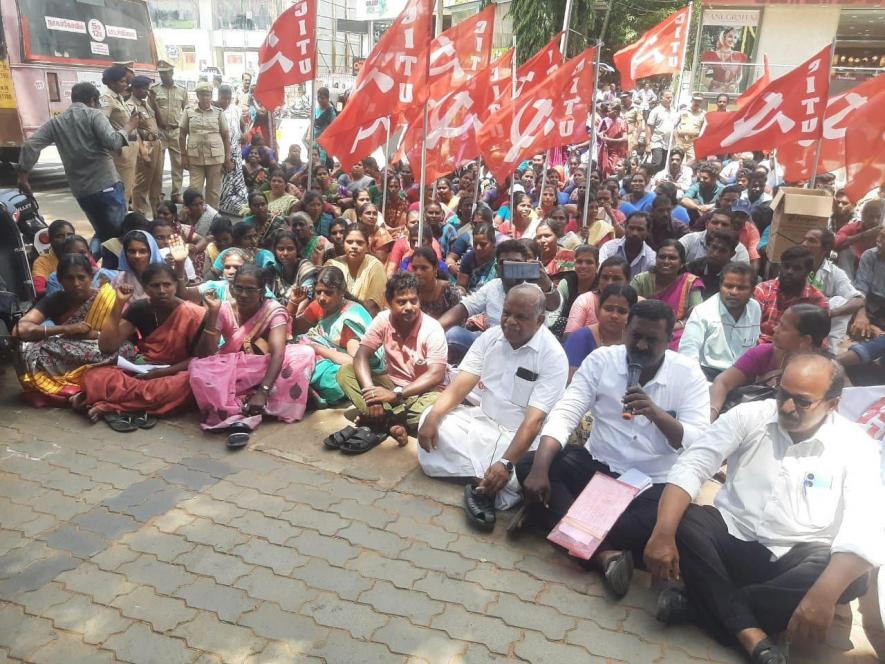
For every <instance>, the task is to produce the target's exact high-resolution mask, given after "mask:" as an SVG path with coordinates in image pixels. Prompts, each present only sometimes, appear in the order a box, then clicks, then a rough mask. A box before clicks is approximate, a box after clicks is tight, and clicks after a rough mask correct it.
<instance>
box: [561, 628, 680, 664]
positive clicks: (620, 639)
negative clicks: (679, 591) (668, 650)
mask: <svg viewBox="0 0 885 664" xmlns="http://www.w3.org/2000/svg"><path fill="white" fill-rule="evenodd" d="M566 641H567V642H568V643H570V644H573V645H579V646H583V647H584V648H586V649H587V652H589V653H591V654H593V655H598V656H600V657H610V658H617V659H623V660H624V661H627V662H653V661H654V660H656V659H657V658H658V657H661V656H662V655H663V654H664V651H663V650H662V648H661V646H660V645H659V644H651V643H648V642H646V641H644V640H642V639H640V638H637V637H636V636H635V635H633V634H625V633H624V632H616V631H613V630H610V629H602V628H601V627H600V626H599V625H597V624H596V623H594V622H591V621H589V620H582V621H580V622H579V623H578V626H577V628H576V629H573V630H572V631H570V632H569V633H568V636H567V637H566Z"/></svg>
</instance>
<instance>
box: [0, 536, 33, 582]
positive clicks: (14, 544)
mask: <svg viewBox="0 0 885 664" xmlns="http://www.w3.org/2000/svg"><path fill="white" fill-rule="evenodd" d="M30 541H31V540H30V539H28V538H26V537H25V536H24V535H22V534H21V533H20V532H18V531H15V530H5V529H3V528H0V558H2V557H3V556H5V555H6V554H7V553H9V552H11V551H13V550H14V549H18V548H19V547H22V546H24V545H25V544H28V543H29V542H30ZM0 577H2V574H0Z"/></svg>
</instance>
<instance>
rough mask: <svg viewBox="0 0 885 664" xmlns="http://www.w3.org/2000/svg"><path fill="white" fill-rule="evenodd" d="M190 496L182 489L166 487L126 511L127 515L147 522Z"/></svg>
mask: <svg viewBox="0 0 885 664" xmlns="http://www.w3.org/2000/svg"><path fill="white" fill-rule="evenodd" d="M191 495H192V494H191V493H190V492H188V491H185V490H184V489H182V488H180V487H176V486H168V487H166V488H165V489H162V490H160V491H157V492H156V493H153V494H151V496H150V497H149V498H148V499H147V500H146V501H144V502H143V503H141V504H140V505H133V506H132V507H130V508H128V509H126V510H125V511H126V513H127V514H131V515H132V516H133V518H135V519H136V520H137V521H142V522H145V521H148V520H150V519H153V518H154V517H158V516H161V515H163V514H166V512H168V511H169V510H171V509H172V508H173V507H175V506H176V505H178V503H180V502H181V501H183V500H186V499H187V498H189V497H190V496H191Z"/></svg>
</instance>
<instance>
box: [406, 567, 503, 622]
mask: <svg viewBox="0 0 885 664" xmlns="http://www.w3.org/2000/svg"><path fill="white" fill-rule="evenodd" d="M413 588H414V590H420V591H421V592H425V593H427V594H428V595H430V596H431V597H432V598H433V599H437V600H440V601H443V602H451V603H452V604H460V605H462V606H464V607H466V608H467V609H468V610H469V611H473V612H474V613H482V612H483V611H485V608H486V607H487V606H489V605H490V604H492V603H493V602H496V601H497V600H498V597H499V595H498V593H496V592H492V591H490V590H486V589H485V588H483V587H482V586H480V585H479V584H477V583H470V582H466V581H461V580H458V579H451V578H449V577H447V576H446V575H445V574H442V573H440V572H429V573H428V574H427V576H425V577H424V578H423V579H420V580H419V581H417V582H416V583H415V585H414V586H413Z"/></svg>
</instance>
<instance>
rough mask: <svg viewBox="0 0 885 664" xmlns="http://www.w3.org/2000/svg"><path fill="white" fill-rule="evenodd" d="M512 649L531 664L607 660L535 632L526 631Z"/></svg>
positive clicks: (594, 663) (595, 663) (599, 663)
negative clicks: (523, 636)
mask: <svg viewBox="0 0 885 664" xmlns="http://www.w3.org/2000/svg"><path fill="white" fill-rule="evenodd" d="M514 651H515V652H516V655H517V656H518V657H521V658H522V659H524V660H525V661H527V662H531V663H532V664H606V663H607V662H608V661H609V660H606V659H604V658H603V657H597V656H595V655H590V654H589V653H588V652H587V651H586V650H584V649H583V648H580V647H578V646H570V645H565V644H563V643H557V642H554V641H548V640H547V639H545V638H544V637H543V635H541V634H538V633H537V632H526V635H525V638H524V639H523V640H522V641H520V642H519V643H517V644H516V645H515V646H514ZM648 661H649V662H651V661H653V660H648ZM636 664H640V663H639V662H637V663H636Z"/></svg>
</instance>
